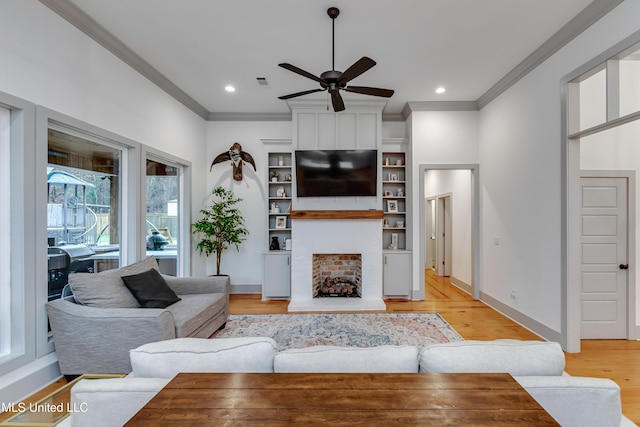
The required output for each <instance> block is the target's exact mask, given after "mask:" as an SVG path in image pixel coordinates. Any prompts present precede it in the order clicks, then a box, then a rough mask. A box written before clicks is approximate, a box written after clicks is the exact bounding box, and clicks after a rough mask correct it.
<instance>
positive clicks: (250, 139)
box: [194, 122, 292, 289]
mask: <svg viewBox="0 0 640 427" xmlns="http://www.w3.org/2000/svg"><path fill="white" fill-rule="evenodd" d="M291 132H292V130H291V122H209V123H207V145H206V150H205V151H204V152H205V153H206V154H205V156H204V159H203V160H206V161H207V162H208V164H207V167H209V165H210V164H211V161H212V160H213V158H214V157H215V156H217V155H218V154H220V153H221V152H224V151H227V150H228V149H229V147H230V146H231V145H232V144H233V143H234V142H239V143H240V145H242V149H243V150H244V151H246V152H248V153H249V154H251V155H252V156H253V159H254V161H255V163H256V167H257V169H258V170H257V172H254V170H253V168H252V167H251V166H250V165H249V164H246V165H245V166H244V167H243V169H242V170H243V176H244V177H243V180H242V181H240V182H238V181H234V180H233V178H232V173H231V167H230V164H231V163H230V162H225V163H219V164H216V165H215V166H213V168H212V170H211V173H209V172H207V176H206V180H205V182H206V191H205V193H203V195H201V196H199V197H196V200H194V203H196V204H198V205H199V206H203V205H204V204H205V203H207V199H208V195H209V194H210V193H211V191H212V190H213V189H214V188H215V187H217V186H219V185H221V186H223V187H225V188H228V189H231V190H233V192H234V193H235V195H236V196H237V197H240V198H241V199H243V201H242V202H241V204H240V205H238V208H239V209H240V210H241V212H242V215H243V217H244V220H245V226H246V227H247V229H248V230H249V236H248V238H247V240H246V241H245V242H243V243H242V244H241V245H240V246H239V252H236V250H235V248H230V249H229V250H228V251H227V252H225V253H223V254H222V262H221V273H223V274H229V275H230V276H231V284H232V285H234V286H237V285H240V286H242V285H262V271H263V260H262V254H263V252H266V251H268V250H269V238H268V235H267V228H268V223H267V212H268V211H269V208H268V200H267V198H268V193H267V184H266V182H267V179H268V174H267V169H266V165H267V152H268V148H267V147H265V144H263V143H262V141H261V140H262V139H291V135H292V134H291ZM288 149H289V150H291V146H290V145H289V147H288ZM198 209H199V208H198ZM196 215H197V212H196ZM194 262H198V263H206V271H207V272H208V273H209V274H214V273H215V259H214V258H213V257H211V259H208V260H206V259H204V257H202V256H201V255H198V254H197V253H196V254H194ZM236 289H237V288H236Z"/></svg>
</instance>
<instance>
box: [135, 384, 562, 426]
mask: <svg viewBox="0 0 640 427" xmlns="http://www.w3.org/2000/svg"><path fill="white" fill-rule="evenodd" d="M183 425H184V426H205V425H225V426H228V425H241V426H247V425H260V426H265V425H266V426H268V425H294V426H311V425H322V426H336V425H344V426H354V425H367V426H372V425H383V426H392V425H402V426H410V425H432V426H435V425H456V426H462V425H474V426H485V425H486V426H501V425H504V426H507V425H508V426H514V425H518V426H547V425H554V426H557V425H558V424H557V423H556V422H555V421H554V419H553V418H552V417H551V416H550V415H549V414H548V413H547V412H546V411H545V410H544V409H542V407H541V406H540V405H539V404H538V403H537V402H536V401H535V400H534V399H533V398H532V397H531V396H530V395H529V394H528V393H527V392H526V391H525V390H524V389H523V388H522V387H521V386H520V385H519V384H518V383H517V382H516V381H515V380H514V379H513V378H512V377H511V376H510V375H509V374H315V373H314V374H244V373H182V374H178V375H177V376H176V377H175V378H174V379H173V380H172V381H171V382H170V383H169V384H167V386H166V387H165V388H164V389H162V390H161V391H160V392H159V393H158V394H157V395H156V396H155V397H154V398H153V399H152V400H151V401H149V403H147V405H146V406H145V407H144V408H142V409H141V410H140V411H139V412H138V413H137V414H136V415H135V416H134V417H133V418H132V419H131V420H130V421H129V422H128V423H127V426H154V427H157V426H183Z"/></svg>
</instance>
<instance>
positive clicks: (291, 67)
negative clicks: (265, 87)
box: [278, 63, 327, 87]
mask: <svg viewBox="0 0 640 427" xmlns="http://www.w3.org/2000/svg"><path fill="white" fill-rule="evenodd" d="M278 65H279V66H281V67H282V68H284V69H285V70H289V71H293V72H294V73H296V74H300V75H301V76H304V77H306V78H308V79H311V80H315V81H317V82H318V83H320V85H322V87H327V82H325V81H324V80H322V79H321V78H320V77H318V76H314V75H313V74H311V73H310V72H308V71H305V70H303V69H302V68H298V67H296V66H295V65H291V64H287V63H282V64H278Z"/></svg>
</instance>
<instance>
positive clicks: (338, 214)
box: [290, 209, 383, 219]
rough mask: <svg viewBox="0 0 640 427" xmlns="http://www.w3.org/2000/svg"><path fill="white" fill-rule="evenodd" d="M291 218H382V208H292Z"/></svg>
mask: <svg viewBox="0 0 640 427" xmlns="http://www.w3.org/2000/svg"><path fill="white" fill-rule="evenodd" d="M290 214H291V219H382V218H383V212H382V210H377V209H368V210H332V211H325V210H304V211H303V210H292V211H291V213H290Z"/></svg>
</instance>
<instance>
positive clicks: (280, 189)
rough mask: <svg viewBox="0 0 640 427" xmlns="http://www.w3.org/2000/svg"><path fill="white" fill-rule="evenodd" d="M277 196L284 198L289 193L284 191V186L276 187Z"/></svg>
mask: <svg viewBox="0 0 640 427" xmlns="http://www.w3.org/2000/svg"><path fill="white" fill-rule="evenodd" d="M276 196H277V197H282V198H285V197H287V194H286V193H285V192H284V187H278V188H276Z"/></svg>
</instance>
